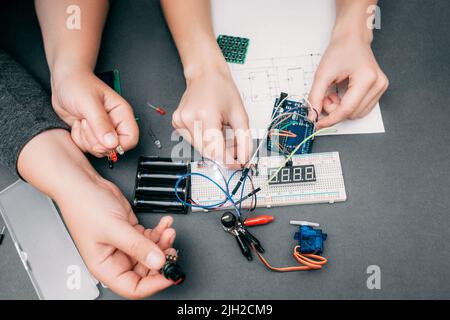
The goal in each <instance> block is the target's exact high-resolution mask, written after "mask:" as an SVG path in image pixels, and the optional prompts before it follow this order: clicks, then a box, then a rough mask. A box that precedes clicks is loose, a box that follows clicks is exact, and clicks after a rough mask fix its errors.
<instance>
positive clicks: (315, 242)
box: [294, 225, 327, 254]
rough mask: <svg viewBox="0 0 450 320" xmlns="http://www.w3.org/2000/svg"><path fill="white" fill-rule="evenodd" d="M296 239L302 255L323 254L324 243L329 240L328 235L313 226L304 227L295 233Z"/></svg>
mask: <svg viewBox="0 0 450 320" xmlns="http://www.w3.org/2000/svg"><path fill="white" fill-rule="evenodd" d="M294 239H295V240H298V244H299V246H300V252H301V253H315V254H321V253H322V252H323V242H324V241H325V240H326V239H327V234H326V233H323V232H322V230H321V229H314V228H313V227H312V226H306V225H302V226H300V227H299V228H298V232H296V233H295V235H294Z"/></svg>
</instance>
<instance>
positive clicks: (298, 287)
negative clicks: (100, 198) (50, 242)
mask: <svg viewBox="0 0 450 320" xmlns="http://www.w3.org/2000/svg"><path fill="white" fill-rule="evenodd" d="M381 9H382V10H381V13H382V29H381V30H378V31H376V32H375V42H374V45H373V47H374V51H375V54H376V56H377V58H378V61H379V63H380V65H381V66H382V68H383V69H384V71H385V72H386V74H387V75H388V77H389V78H390V82H391V85H390V88H389V91H388V92H387V93H386V94H385V96H384V97H383V98H382V101H381V105H382V113H383V119H384V123H385V126H386V133H385V134H375V135H349V136H335V137H321V138H318V139H317V141H316V144H315V152H321V151H339V152H340V156H341V161H342V167H343V172H344V178H345V185H346V189H347V194H348V200H347V201H346V202H344V203H339V204H334V205H327V204H320V205H304V206H294V207H282V208H274V209H272V210H268V209H258V213H261V214H263V213H272V214H275V215H276V222H275V223H272V224H270V225H268V226H264V227H259V228H257V229H254V233H255V235H257V236H258V237H259V238H260V240H261V241H262V242H263V244H264V245H265V247H266V250H267V253H268V255H267V257H268V258H269V259H270V260H271V261H273V263H274V264H280V265H289V264H291V263H293V259H292V257H291V248H292V245H293V244H294V242H293V239H292V237H293V234H294V232H295V228H293V227H292V226H290V225H289V223H288V222H289V220H291V219H302V220H303V219H304V220H313V221H317V222H319V223H321V225H322V226H323V228H324V230H325V231H326V232H327V233H328V235H329V238H328V240H327V242H326V249H325V250H326V252H325V255H326V257H327V258H328V259H329V264H328V265H327V266H326V268H325V269H324V270H322V271H319V272H303V273H289V274H279V273H273V272H270V271H268V270H267V269H265V268H263V267H262V266H261V264H260V263H259V261H253V262H252V263H249V262H247V261H246V260H245V259H244V258H243V257H242V256H241V254H240V252H239V250H238V249H237V247H236V244H235V241H234V239H232V238H231V237H230V236H229V235H227V234H225V233H224V232H223V231H222V230H221V227H220V225H219V215H218V214H214V213H211V214H189V215H186V216H180V215H177V216H175V217H174V218H175V228H176V229H177V241H176V243H175V244H176V246H177V247H178V248H179V249H180V250H181V252H182V264H183V267H184V268H185V270H186V272H187V274H188V279H187V281H186V283H185V284H183V285H182V286H180V287H173V288H170V289H169V290H167V291H165V292H163V293H160V294H157V295H156V296H154V298H157V299H164V298H169V299H226V298H229V299H247V298H248V299H253V298H255V299H256V298H259V299H317V298H330V299H346V298H355V299H381V298H401V299H404V298H447V299H448V298H450V271H449V270H448V266H449V264H450V246H449V243H450V232H449V227H450V219H449V208H450V173H449V167H450V166H449V164H450V161H449V159H450V143H449V134H450V123H449V121H450V64H449V62H450V41H449V36H448V30H450V19H448V16H449V14H450V2H449V1H446V0H428V1H419V0H397V1H387V0H385V1H382V2H381ZM0 30H1V32H0V47H2V48H4V49H5V50H7V51H8V52H9V53H10V54H11V55H13V56H14V57H15V58H16V59H17V60H18V61H19V62H21V63H22V64H23V65H24V66H25V67H26V68H27V69H28V70H29V71H30V72H31V73H32V74H33V75H34V76H36V77H37V78H38V79H39V81H40V82H41V83H42V84H43V85H44V86H45V87H46V88H48V87H49V79H48V77H49V74H48V69H47V65H46V62H45V58H44V51H43V46H42V41H41V36H40V31H39V27H38V24H37V20H36V17H35V14H34V11H33V5H32V1H24V0H21V1H3V2H2V4H1V5H0ZM97 67H98V70H108V69H112V68H117V69H119V70H120V71H121V76H122V85H123V94H124V96H125V97H126V98H127V99H128V101H129V102H130V103H131V104H132V105H133V106H134V108H135V110H136V114H137V115H139V116H140V117H141V119H142V122H143V123H144V124H146V125H148V124H150V125H151V126H152V127H153V130H154V131H155V132H156V134H157V135H158V136H159V137H160V139H161V140H162V143H163V145H164V148H163V149H162V150H161V151H160V150H157V149H156V148H155V147H154V145H153V143H152V142H151V139H150V137H149V136H148V135H147V134H146V133H145V131H144V132H143V133H142V135H141V140H140V143H139V146H138V147H137V148H136V149H135V150H133V151H131V152H128V153H127V155H126V157H125V158H124V159H123V160H122V161H120V163H119V164H118V165H117V167H116V168H115V169H114V170H109V169H107V167H106V165H105V163H104V161H99V160H96V159H92V163H93V164H94V166H95V167H96V168H97V169H98V170H99V171H100V173H101V174H102V175H104V176H105V177H106V178H108V179H111V180H112V181H114V182H115V183H116V184H117V185H118V186H119V187H120V188H121V189H122V190H123V192H124V193H125V195H126V196H127V197H128V198H129V199H131V194H132V188H133V183H134V174H135V169H136V163H137V158H138V156H139V155H162V156H168V155H169V154H170V147H171V145H173V144H174V143H172V142H170V133H171V132H172V128H171V118H170V115H169V116H166V117H164V118H161V117H159V116H157V115H155V113H153V112H151V111H149V110H148V109H147V108H146V107H145V102H146V100H147V99H148V98H150V99H151V101H154V102H155V103H158V104H161V105H164V106H166V107H167V108H168V109H169V110H170V111H173V110H174V109H175V108H176V106H177V102H178V101H179V99H180V96H181V95H182V93H183V91H184V88H185V84H184V79H183V74H182V69H181V65H180V62H179V58H178V55H177V52H176V49H175V47H174V44H173V43H172V39H171V37H170V33H169V31H168V29H167V26H166V24H165V22H164V19H163V16H162V13H161V10H160V7H159V2H158V1H144V0H141V1H137V0H134V1H124V0H121V1H120V0H118V1H115V2H114V4H113V6H112V8H111V11H110V15H109V18H108V22H107V26H106V28H105V31H104V37H103V44H102V49H101V53H100V57H99V62H98V66H97ZM12 181H14V178H13V177H12V176H11V175H10V174H9V173H8V172H7V171H5V170H4V169H0V188H1V189H2V188H4V187H6V186H7V185H9V184H10V183H11V182H12ZM159 218H160V216H159V215H145V216H140V220H141V222H142V223H143V224H144V225H146V226H152V225H154V224H155V223H156V222H157V221H158V219H159ZM1 224H2V222H1V221H0V226H1ZM42 231H44V230H42ZM369 265H378V266H379V267H380V269H381V290H369V289H368V288H367V286H366V280H367V277H368V274H367V273H366V270H367V267H368V266H369ZM101 291H102V294H101V298H118V296H117V295H115V294H114V293H112V292H111V291H109V290H107V289H102V290H101ZM9 298H21V299H33V298H36V294H35V293H34V290H33V288H32V286H31V283H30V281H29V279H28V277H27V275H26V273H25V271H24V269H23V267H22V265H21V263H20V260H19V258H18V256H17V253H16V251H15V250H14V247H13V244H12V242H11V239H10V237H9V235H7V236H6V238H5V241H4V243H3V245H2V246H1V247H0V299H9Z"/></svg>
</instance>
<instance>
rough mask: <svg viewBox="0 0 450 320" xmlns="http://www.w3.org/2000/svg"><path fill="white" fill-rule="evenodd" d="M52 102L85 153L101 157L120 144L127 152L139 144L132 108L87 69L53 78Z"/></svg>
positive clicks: (60, 74) (58, 74) (137, 129)
mask: <svg viewBox="0 0 450 320" xmlns="http://www.w3.org/2000/svg"><path fill="white" fill-rule="evenodd" d="M52 103H53V107H54V109H55V111H56V113H57V114H58V115H59V116H60V117H61V119H63V120H64V121H65V122H66V123H67V124H68V125H69V126H71V127H72V139H73V140H74V142H75V143H76V144H77V146H78V147H79V148H80V149H81V150H83V151H84V152H89V153H91V154H93V155H95V156H96V157H103V156H105V153H106V152H107V151H110V150H112V149H115V148H116V147H117V146H119V145H120V146H121V147H122V148H123V149H124V150H129V149H132V148H134V147H135V146H136V144H137V142H138V138H139V128H138V126H137V123H136V120H135V117H134V114H133V110H132V108H131V106H130V105H129V104H128V103H127V102H126V101H125V99H123V98H122V97H121V96H120V95H119V94H118V93H117V92H115V91H114V90H113V89H111V88H110V87H109V86H108V85H107V84H105V83H104V82H103V81H101V80H100V79H99V78H97V77H96V76H95V75H94V74H93V73H92V71H90V70H83V69H82V68H79V69H77V71H73V69H72V71H71V72H64V73H61V72H60V73H57V75H56V76H54V77H52Z"/></svg>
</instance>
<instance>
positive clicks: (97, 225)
mask: <svg viewBox="0 0 450 320" xmlns="http://www.w3.org/2000/svg"><path fill="white" fill-rule="evenodd" d="M92 179H93V181H87V182H86V183H84V184H83V185H81V184H78V185H76V186H74V190H73V196H72V195H69V194H65V196H64V197H63V198H62V200H61V199H58V200H57V203H58V206H59V207H60V209H61V212H62V214H63V217H64V221H65V223H66V225H67V226H68V228H69V231H70V233H71V235H72V237H73V239H74V241H75V243H76V245H77V247H78V250H79V251H80V253H81V255H82V257H83V259H84V262H85V263H86V265H87V266H88V269H89V271H90V272H91V273H92V274H93V276H94V277H95V278H96V279H98V280H99V281H101V282H102V283H103V284H105V285H106V286H108V287H109V288H110V289H112V290H113V291H115V292H116V293H118V294H120V295H122V296H124V297H127V298H132V299H139V298H144V297H147V296H150V295H152V294H154V293H156V292H158V291H160V290H163V289H165V288H167V287H169V286H171V285H172V284H173V282H172V281H170V280H167V279H166V278H164V277H163V276H162V275H161V274H159V272H158V271H159V269H161V267H162V266H163V264H164V263H165V261H166V259H165V254H172V255H176V251H175V250H174V249H173V248H172V245H173V242H174V240H175V236H176V234H175V230H174V229H173V228H171V225H172V222H173V219H172V218H171V217H168V216H167V217H163V218H162V219H161V220H160V222H159V224H158V225H157V226H156V227H155V228H154V229H145V228H144V227H143V226H141V225H139V224H138V221H137V218H136V216H135V215H134V213H133V211H132V210H131V207H130V205H129V203H128V201H127V200H126V199H125V197H124V196H123V195H122V193H121V192H120V190H119V189H118V188H117V187H116V186H115V185H114V184H112V183H111V182H109V181H106V180H104V179H102V178H100V177H99V176H94V177H92ZM78 190H79V191H78ZM78 193H79V194H78ZM80 199H82V201H80Z"/></svg>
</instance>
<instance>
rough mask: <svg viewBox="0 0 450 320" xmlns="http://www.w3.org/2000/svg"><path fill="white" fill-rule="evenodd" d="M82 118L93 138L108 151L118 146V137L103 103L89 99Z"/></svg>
mask: <svg viewBox="0 0 450 320" xmlns="http://www.w3.org/2000/svg"><path fill="white" fill-rule="evenodd" d="M83 111H84V112H83V116H84V117H85V119H86V120H87V122H88V123H89V126H90V127H91V128H92V131H93V132H94V135H95V137H96V138H97V139H98V141H100V143H101V144H102V145H103V146H104V147H105V148H108V149H115V148H116V147H117V146H118V144H119V137H118V136H117V133H116V130H115V129H114V126H113V124H112V122H111V119H110V117H109V115H108V113H107V112H106V110H105V107H104V105H103V102H102V101H101V100H100V99H99V98H98V99H89V100H88V101H86V103H85V108H84V110H83Z"/></svg>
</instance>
